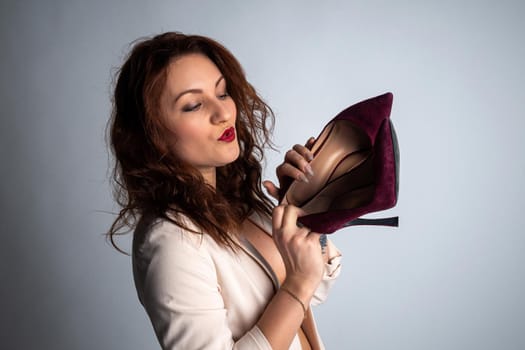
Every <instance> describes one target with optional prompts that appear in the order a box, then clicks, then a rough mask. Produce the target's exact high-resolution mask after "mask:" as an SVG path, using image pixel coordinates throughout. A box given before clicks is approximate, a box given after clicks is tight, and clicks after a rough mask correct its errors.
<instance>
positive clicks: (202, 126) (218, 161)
mask: <svg viewBox="0 0 525 350" xmlns="http://www.w3.org/2000/svg"><path fill="white" fill-rule="evenodd" d="M160 107H161V111H162V115H163V117H164V119H165V120H164V122H165V124H166V126H167V128H168V130H169V132H168V135H169V137H172V140H173V142H171V147H172V149H173V151H174V152H175V153H176V154H177V156H178V157H180V158H181V159H182V160H184V161H186V162H187V163H189V164H191V165H193V166H195V167H196V168H197V169H198V170H200V171H201V173H202V174H203V176H204V177H205V178H206V179H207V180H210V179H211V180H213V181H214V179H215V169H216V167H220V166H223V165H226V164H228V163H231V162H233V161H234V160H235V159H237V157H238V156H239V142H238V141H237V136H236V131H235V119H236V116H237V109H236V107H235V102H234V101H233V100H232V98H231V97H230V96H229V95H228V90H227V87H226V81H225V79H224V77H223V76H222V73H221V72H220V71H219V69H218V68H217V66H216V65H215V64H214V63H213V62H212V61H211V60H210V59H209V58H208V57H206V56H204V55H201V54H187V55H184V56H181V57H179V58H176V59H175V60H174V61H173V62H171V63H170V65H169V66H168V72H167V79H166V86H165V88H164V91H163V93H162V95H161V99H160ZM210 176H211V177H210Z"/></svg>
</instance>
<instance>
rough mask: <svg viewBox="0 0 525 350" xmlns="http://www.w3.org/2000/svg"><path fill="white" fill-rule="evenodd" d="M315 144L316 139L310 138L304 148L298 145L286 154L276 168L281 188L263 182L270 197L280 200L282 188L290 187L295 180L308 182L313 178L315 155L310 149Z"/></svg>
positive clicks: (269, 182)
mask: <svg viewBox="0 0 525 350" xmlns="http://www.w3.org/2000/svg"><path fill="white" fill-rule="evenodd" d="M314 142H315V138H314V137H310V138H309V139H308V141H306V144H305V145H304V146H303V145H299V144H297V145H294V146H293V147H292V149H291V150H288V152H286V155H285V157H284V162H283V163H281V164H280V165H279V166H278V167H277V168H276V173H277V179H278V180H279V187H277V186H276V185H275V184H274V183H273V182H271V181H269V180H266V181H264V182H263V185H264V187H265V188H266V191H268V193H269V194H270V196H272V197H274V198H275V199H277V200H279V199H280V198H279V190H280V188H283V187H288V186H289V185H290V183H291V182H292V181H293V180H298V181H304V182H308V179H309V178H310V177H311V176H313V171H312V168H311V167H310V162H311V161H312V159H313V153H312V152H311V151H310V149H311V148H312V146H313V144H314Z"/></svg>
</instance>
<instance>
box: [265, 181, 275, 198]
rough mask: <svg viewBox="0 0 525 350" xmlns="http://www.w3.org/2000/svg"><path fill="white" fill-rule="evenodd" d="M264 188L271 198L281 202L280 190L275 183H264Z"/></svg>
mask: <svg viewBox="0 0 525 350" xmlns="http://www.w3.org/2000/svg"><path fill="white" fill-rule="evenodd" d="M263 186H264V188H266V192H268V194H269V195H270V196H272V197H273V198H275V199H277V200H279V188H278V187H277V186H275V184H274V183H273V182H271V181H269V180H266V181H263Z"/></svg>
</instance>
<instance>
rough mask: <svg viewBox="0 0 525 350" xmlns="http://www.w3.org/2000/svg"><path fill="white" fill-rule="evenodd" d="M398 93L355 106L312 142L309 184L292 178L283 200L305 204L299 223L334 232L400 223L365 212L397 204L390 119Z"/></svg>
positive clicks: (395, 157) (394, 140)
mask: <svg viewBox="0 0 525 350" xmlns="http://www.w3.org/2000/svg"><path fill="white" fill-rule="evenodd" d="M392 100H393V95H392V94H391V93H386V94H383V95H380V96H377V97H374V98H371V99H368V100H364V101H361V102H359V103H357V104H355V105H352V106H350V107H348V108H347V109H345V110H344V111H342V112H341V113H339V114H338V115H337V116H336V117H335V118H333V119H332V120H331V121H330V122H329V123H328V124H327V125H326V126H325V127H324V129H323V131H322V132H321V134H320V135H319V137H318V138H317V139H316V141H315V143H314V144H313V146H312V148H311V151H312V152H313V154H314V159H313V160H312V161H311V162H310V166H311V167H312V169H313V173H314V175H313V176H312V177H310V178H309V182H302V181H297V180H296V181H293V182H292V183H291V184H290V185H289V187H288V188H285V189H284V190H283V192H282V193H284V195H283V196H282V197H283V198H282V200H281V203H289V204H293V205H296V206H298V207H300V208H302V209H303V210H304V211H305V212H306V215H304V216H302V217H300V218H299V222H300V223H301V224H303V225H305V226H307V227H309V228H310V229H311V230H312V231H315V232H320V233H332V232H335V231H336V230H338V229H340V228H343V227H346V226H353V225H386V226H397V225H398V218H397V217H393V218H386V219H362V218H360V216H362V215H365V214H367V213H371V212H376V211H380V210H385V209H389V208H392V207H393V206H395V205H396V203H397V196H398V191H399V147H398V143H397V137H396V133H395V130H394V127H393V125H392V122H391V121H390V111H391V109H392Z"/></svg>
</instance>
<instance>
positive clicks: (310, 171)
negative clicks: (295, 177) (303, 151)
mask: <svg viewBox="0 0 525 350" xmlns="http://www.w3.org/2000/svg"><path fill="white" fill-rule="evenodd" d="M304 171H305V172H306V173H307V174H308V175H310V177H312V176H314V171H313V169H312V166H311V165H310V164H307V165H306V166H305V167H304Z"/></svg>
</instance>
